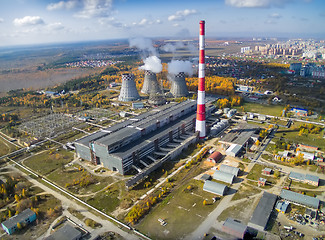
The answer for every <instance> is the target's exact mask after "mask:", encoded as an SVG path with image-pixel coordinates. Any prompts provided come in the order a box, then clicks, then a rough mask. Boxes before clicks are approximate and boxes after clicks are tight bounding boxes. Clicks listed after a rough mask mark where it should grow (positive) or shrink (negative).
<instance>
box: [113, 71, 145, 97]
mask: <svg viewBox="0 0 325 240" xmlns="http://www.w3.org/2000/svg"><path fill="white" fill-rule="evenodd" d="M138 99H140V96H139V93H138V90H137V88H136V85H135V82H134V75H133V74H122V87H121V91H120V95H119V97H118V100H119V101H122V102H128V101H135V100H138Z"/></svg>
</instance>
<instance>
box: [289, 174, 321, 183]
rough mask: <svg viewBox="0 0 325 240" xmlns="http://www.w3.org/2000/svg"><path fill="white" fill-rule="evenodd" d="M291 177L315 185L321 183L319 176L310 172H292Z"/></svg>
mask: <svg viewBox="0 0 325 240" xmlns="http://www.w3.org/2000/svg"><path fill="white" fill-rule="evenodd" d="M289 179H291V180H293V181H297V182H302V183H306V184H310V185H314V186H318V184H319V177H317V176H315V175H310V174H306V175H305V174H301V173H297V172H290V174H289Z"/></svg>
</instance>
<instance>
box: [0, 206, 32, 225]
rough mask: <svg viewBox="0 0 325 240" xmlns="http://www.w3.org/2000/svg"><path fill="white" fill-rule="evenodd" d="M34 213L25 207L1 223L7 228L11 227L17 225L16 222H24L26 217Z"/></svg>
mask: <svg viewBox="0 0 325 240" xmlns="http://www.w3.org/2000/svg"><path fill="white" fill-rule="evenodd" d="M35 214H36V213H35V212H34V211H32V210H31V209H30V208H27V209H25V210H24V211H22V212H21V213H19V214H18V215H15V216H13V217H11V218H9V219H7V220H6V221H4V222H2V223H1V224H2V225H4V226H5V227H6V228H7V229H11V228H13V227H15V226H17V223H21V222H24V221H25V220H26V219H28V218H30V217H31V216H33V215H35Z"/></svg>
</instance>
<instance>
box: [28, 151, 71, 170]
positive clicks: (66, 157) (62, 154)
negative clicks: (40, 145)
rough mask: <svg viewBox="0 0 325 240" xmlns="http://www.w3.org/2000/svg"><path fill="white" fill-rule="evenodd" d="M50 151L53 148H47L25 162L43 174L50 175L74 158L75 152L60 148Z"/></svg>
mask: <svg viewBox="0 0 325 240" xmlns="http://www.w3.org/2000/svg"><path fill="white" fill-rule="evenodd" d="M50 152H51V150H46V151H44V152H42V153H40V154H35V155H34V156H32V157H30V158H28V159H26V160H25V161H24V164H25V165H26V166H28V167H30V168H31V169H33V170H34V171H36V172H38V173H40V174H42V175H48V174H50V173H51V172H53V171H54V170H56V169H58V168H62V167H63V166H64V165H65V164H67V163H69V162H71V161H72V160H73V153H71V152H69V151H66V150H59V151H54V152H53V153H52V154H50Z"/></svg>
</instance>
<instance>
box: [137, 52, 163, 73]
mask: <svg viewBox="0 0 325 240" xmlns="http://www.w3.org/2000/svg"><path fill="white" fill-rule="evenodd" d="M143 62H144V65H143V66H141V67H139V69H141V70H149V71H152V72H154V73H159V72H161V71H162V68H163V67H162V64H161V60H160V59H159V58H158V57H156V56H150V57H147V58H146V59H145V60H143Z"/></svg>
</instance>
